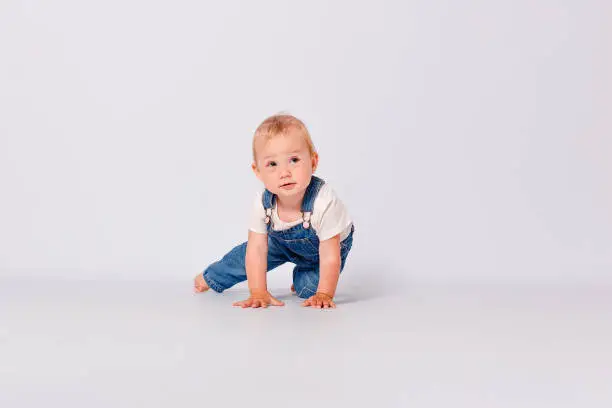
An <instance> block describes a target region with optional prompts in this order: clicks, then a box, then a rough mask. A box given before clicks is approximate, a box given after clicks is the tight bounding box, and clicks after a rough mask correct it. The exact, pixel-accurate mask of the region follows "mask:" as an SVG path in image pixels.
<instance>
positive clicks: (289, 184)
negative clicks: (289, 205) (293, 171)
mask: <svg viewBox="0 0 612 408" xmlns="http://www.w3.org/2000/svg"><path fill="white" fill-rule="evenodd" d="M294 185H295V183H285V184H281V186H280V187H281V188H291V187H293V186H294Z"/></svg>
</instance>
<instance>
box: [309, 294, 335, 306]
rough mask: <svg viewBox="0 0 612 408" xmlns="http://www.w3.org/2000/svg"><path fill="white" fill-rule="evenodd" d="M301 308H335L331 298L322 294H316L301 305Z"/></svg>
mask: <svg viewBox="0 0 612 408" xmlns="http://www.w3.org/2000/svg"><path fill="white" fill-rule="evenodd" d="M302 306H310V307H315V308H319V309H327V308H330V307H331V308H335V307H336V304H335V303H334V301H333V297H331V296H329V295H328V294H326V293H323V292H317V293H315V294H314V295H313V296H311V297H309V298H308V299H306V300H305V301H304V303H302Z"/></svg>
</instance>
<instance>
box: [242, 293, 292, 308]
mask: <svg viewBox="0 0 612 408" xmlns="http://www.w3.org/2000/svg"><path fill="white" fill-rule="evenodd" d="M269 305H272V306H284V305H285V304H284V303H283V302H281V301H280V300H278V299H276V298H275V297H274V296H272V295H271V294H270V292H268V291H267V290H266V291H265V292H253V293H251V296H249V298H248V299H246V300H241V301H240V302H235V303H234V304H233V306H240V307H242V308H243V309H244V308H245V307H253V308H258V307H268V306H269Z"/></svg>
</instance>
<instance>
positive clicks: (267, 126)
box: [253, 113, 317, 162]
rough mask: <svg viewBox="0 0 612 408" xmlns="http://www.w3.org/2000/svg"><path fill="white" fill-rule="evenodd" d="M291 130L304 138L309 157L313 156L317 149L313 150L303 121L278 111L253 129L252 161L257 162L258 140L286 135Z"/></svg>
mask: <svg viewBox="0 0 612 408" xmlns="http://www.w3.org/2000/svg"><path fill="white" fill-rule="evenodd" d="M291 131H297V132H298V133H299V134H300V136H302V137H303V138H304V140H305V141H306V144H307V145H308V150H309V152H310V157H313V156H314V155H315V154H316V153H317V151H316V150H315V147H314V144H313V143H312V139H311V138H310V133H309V132H308V129H307V128H306V125H304V122H302V121H301V120H299V119H298V118H296V117H295V116H293V115H289V114H285V113H279V114H276V115H272V116H270V117H268V118H266V119H265V120H264V121H263V122H261V124H260V125H259V126H258V127H257V129H256V130H255V134H254V135H253V161H254V162H257V152H256V150H255V145H256V143H257V141H258V140H261V139H264V140H266V141H268V140H270V139H271V138H273V137H276V136H286V135H287V134H289V133H290V132H291Z"/></svg>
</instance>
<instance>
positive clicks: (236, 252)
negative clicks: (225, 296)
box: [195, 240, 288, 293]
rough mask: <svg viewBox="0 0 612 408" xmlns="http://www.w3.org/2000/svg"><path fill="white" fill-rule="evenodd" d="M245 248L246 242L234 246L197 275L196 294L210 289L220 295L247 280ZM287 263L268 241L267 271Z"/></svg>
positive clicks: (282, 254) (283, 255)
mask: <svg viewBox="0 0 612 408" xmlns="http://www.w3.org/2000/svg"><path fill="white" fill-rule="evenodd" d="M246 246H247V243H246V242H244V243H242V244H240V245H237V246H235V247H234V248H233V249H232V250H231V251H229V252H228V253H227V254H225V256H223V258H221V259H220V260H219V261H217V262H214V263H212V264H211V265H209V266H208V267H207V268H206V269H205V270H204V272H203V273H201V274H198V276H196V278H195V290H196V292H204V291H206V290H208V289H209V288H212V290H214V291H215V292H219V293H221V292H223V291H224V290H226V289H229V288H231V287H232V286H234V285H236V284H238V283H240V282H243V281H245V280H246V279H247V276H246V264H245V261H246ZM287 261H288V259H287V257H286V255H285V254H284V253H283V252H282V251H280V250H279V249H278V248H277V247H276V246H275V245H274V243H273V242H272V241H270V240H268V262H267V263H268V265H267V266H268V267H267V270H268V271H270V270H272V269H274V268H276V267H278V266H280V265H282V264H284V263H285V262H287Z"/></svg>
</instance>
